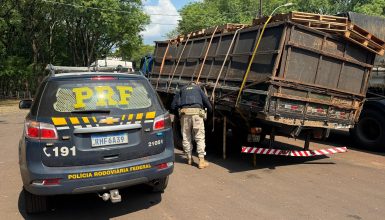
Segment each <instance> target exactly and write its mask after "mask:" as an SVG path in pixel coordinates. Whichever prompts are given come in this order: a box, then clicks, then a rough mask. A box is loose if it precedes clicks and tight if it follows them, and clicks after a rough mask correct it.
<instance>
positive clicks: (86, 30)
mask: <svg viewBox="0 0 385 220" xmlns="http://www.w3.org/2000/svg"><path fill="white" fill-rule="evenodd" d="M0 5H1V7H0V82H1V84H0V91H5V90H6V91H11V90H24V89H29V88H31V89H34V88H35V87H36V85H37V84H38V81H40V80H41V79H42V77H43V76H44V74H45V73H44V72H43V69H44V67H45V66H46V65H47V64H48V63H53V64H54V65H71V66H88V65H89V64H90V63H92V62H93V61H94V60H96V59H97V58H103V57H104V56H106V55H108V54H110V53H111V51H112V50H116V48H119V50H120V51H121V54H122V55H124V57H131V56H132V54H133V53H134V52H135V50H136V49H137V48H138V47H140V46H141V45H142V39H141V37H140V35H139V33H140V32H141V31H142V30H144V27H145V25H146V24H148V22H149V17H148V16H147V15H146V14H145V13H144V12H143V8H142V7H143V6H142V1H141V0H103V1H100V0H0Z"/></svg>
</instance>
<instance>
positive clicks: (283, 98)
mask: <svg viewBox="0 0 385 220" xmlns="http://www.w3.org/2000/svg"><path fill="white" fill-rule="evenodd" d="M336 19H338V18H336ZM202 32H204V31H202ZM261 33H263V34H262V37H261V39H260V44H259V47H258V46H257V44H258V39H259V38H260V35H261ZM256 48H257V49H256ZM374 59H375V53H374V52H373V51H370V50H365V49H363V48H362V47H361V46H359V45H357V44H354V43H352V42H351V41H347V40H346V39H344V38H343V37H341V36H340V35H336V34H329V33H327V32H326V31H322V30H316V29H314V28H312V27H309V26H305V25H302V24H298V23H294V22H291V21H275V22H271V23H269V24H267V26H266V28H265V29H264V25H263V24H260V25H252V26H250V25H230V26H229V25H225V26H222V27H215V28H211V29H208V30H206V32H205V33H204V34H202V33H201V32H196V33H191V34H189V35H186V36H182V37H178V39H173V40H168V41H158V42H156V46H155V52H154V60H155V61H154V67H153V70H152V74H151V77H150V79H149V80H150V82H151V83H152V85H153V86H154V88H155V89H156V91H157V92H158V93H159V95H160V97H161V99H162V100H163V103H164V104H165V106H166V108H169V107H170V103H171V100H172V98H173V96H174V94H175V92H176V91H177V90H178V89H180V88H181V87H182V86H184V85H186V84H188V83H189V82H192V81H196V82H199V83H200V85H201V86H202V87H203V88H204V90H205V91H206V93H207V95H208V96H209V97H210V100H211V101H212V102H213V103H214V107H215V111H214V117H213V118H214V119H213V120H208V122H207V124H208V126H209V127H210V128H211V127H213V126H214V125H215V124H216V123H218V122H220V123H223V142H222V143H223V145H224V147H223V149H224V156H225V150H226V147H225V146H226V132H227V131H228V130H229V129H231V130H232V132H233V135H235V136H236V137H237V139H238V140H239V143H241V144H242V145H246V146H247V144H249V145H254V146H255V143H254V142H258V141H262V140H264V137H265V136H266V135H269V137H270V142H269V143H270V144H269V147H270V148H271V147H272V144H271V143H272V142H273V141H274V137H275V135H276V134H283V135H286V136H289V137H298V136H299V135H300V134H302V133H303V134H304V137H305V146H304V150H305V153H304V154H303V155H302V154H301V156H305V155H308V156H310V155H315V154H312V153H311V152H310V153H309V151H308V150H309V143H310V141H311V139H312V138H324V137H327V136H328V135H329V131H330V130H331V129H341V128H353V127H354V125H355V123H356V122H357V121H358V119H359V116H360V112H361V110H362V107H363V105H364V100H365V96H366V92H367V89H368V81H369V77H370V74H371V71H372V67H373V62H374ZM248 67H249V68H248ZM248 70H249V71H248ZM177 126H178V123H175V128H176V129H175V134H176V135H175V136H176V137H177V136H178V133H179V131H178V128H177ZM217 128H218V127H217ZM207 130H208V132H210V130H211V129H207ZM220 130H222V126H221V128H220ZM210 136H211V137H212V135H209V137H210ZM215 139H216V141H218V140H221V138H219V139H218V137H215ZM232 147H235V146H232ZM242 149H247V150H248V151H249V152H250V150H249V149H251V148H242ZM258 152H259V150H258ZM261 152H262V151H261ZM263 152H276V151H264V150H263ZM285 152H286V151H285ZM306 152H307V153H306ZM330 152H333V153H334V151H333V150H332V151H330ZM252 153H257V151H256V149H254V150H253V151H252ZM274 154H277V155H278V154H279V155H283V154H282V152H280V153H274ZM285 155H287V156H290V155H292V154H290V153H287V152H286V153H285Z"/></svg>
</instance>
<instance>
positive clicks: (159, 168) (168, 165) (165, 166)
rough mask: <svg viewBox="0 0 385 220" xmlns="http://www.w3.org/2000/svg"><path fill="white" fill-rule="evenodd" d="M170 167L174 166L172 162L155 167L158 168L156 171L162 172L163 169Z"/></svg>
mask: <svg viewBox="0 0 385 220" xmlns="http://www.w3.org/2000/svg"><path fill="white" fill-rule="evenodd" d="M172 165H174V162H168V163H161V164H158V165H156V168H158V170H163V169H166V168H169V167H171V166H172Z"/></svg>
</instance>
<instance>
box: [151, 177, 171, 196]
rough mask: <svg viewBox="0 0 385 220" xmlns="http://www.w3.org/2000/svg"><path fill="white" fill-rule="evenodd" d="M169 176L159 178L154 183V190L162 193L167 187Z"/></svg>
mask: <svg viewBox="0 0 385 220" xmlns="http://www.w3.org/2000/svg"><path fill="white" fill-rule="evenodd" d="M168 178H169V177H168V176H167V177H164V178H161V179H158V180H157V181H156V182H155V183H154V184H152V192H156V193H159V192H160V193H162V192H164V190H165V189H166V188H167V185H168Z"/></svg>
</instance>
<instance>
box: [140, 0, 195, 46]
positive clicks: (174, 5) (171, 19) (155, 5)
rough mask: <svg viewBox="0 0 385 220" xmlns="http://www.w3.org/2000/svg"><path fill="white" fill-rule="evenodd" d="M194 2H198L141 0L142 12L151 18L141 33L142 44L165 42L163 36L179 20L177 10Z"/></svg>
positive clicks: (191, 0) (185, 0)
mask: <svg viewBox="0 0 385 220" xmlns="http://www.w3.org/2000/svg"><path fill="white" fill-rule="evenodd" d="M194 1H198V0H143V4H144V11H145V12H146V13H147V14H150V17H151V23H150V25H148V26H147V27H146V30H145V31H143V32H142V33H141V34H142V36H143V39H144V43H145V44H153V43H154V41H157V40H165V39H166V36H165V35H166V34H167V33H168V32H170V31H171V30H173V29H175V28H176V26H177V23H178V20H179V19H180V17H179V13H178V10H179V9H181V8H182V7H183V6H184V5H186V4H188V3H189V2H194ZM151 14H152V15H151ZM154 14H155V15H154ZM165 15H173V16H165Z"/></svg>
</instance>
